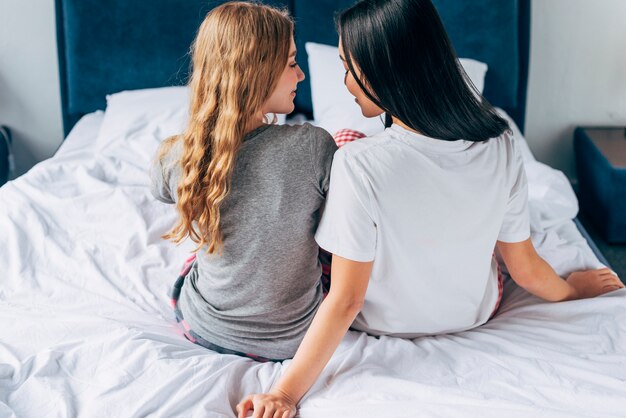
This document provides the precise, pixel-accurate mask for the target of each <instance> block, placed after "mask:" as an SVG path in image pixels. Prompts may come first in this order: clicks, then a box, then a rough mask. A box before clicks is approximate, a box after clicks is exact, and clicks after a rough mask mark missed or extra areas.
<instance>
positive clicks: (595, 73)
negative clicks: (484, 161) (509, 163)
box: [526, 0, 626, 178]
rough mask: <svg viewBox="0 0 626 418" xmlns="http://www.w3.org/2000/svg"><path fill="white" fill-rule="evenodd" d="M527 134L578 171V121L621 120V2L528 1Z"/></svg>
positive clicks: (553, 161)
mask: <svg viewBox="0 0 626 418" xmlns="http://www.w3.org/2000/svg"><path fill="white" fill-rule="evenodd" d="M531 36H532V38H531V61H530V75H529V80H528V97H527V100H528V103H527V108H526V109H527V110H526V137H527V139H528V142H529V145H530V147H531V149H532V151H533V152H534V154H535V155H536V157H537V158H538V159H539V160H540V161H543V162H545V163H547V164H549V165H551V166H553V167H555V168H558V169H560V170H563V171H565V173H566V174H567V175H568V176H569V177H570V178H573V177H575V174H576V172H575V165H574V155H573V149H572V133H573V130H574V128H575V127H576V126H578V125H602V126H604V125H606V126H616V125H622V126H626V1H625V0H533V2H532V31H531Z"/></svg>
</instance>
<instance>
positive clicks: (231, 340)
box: [152, 124, 337, 359]
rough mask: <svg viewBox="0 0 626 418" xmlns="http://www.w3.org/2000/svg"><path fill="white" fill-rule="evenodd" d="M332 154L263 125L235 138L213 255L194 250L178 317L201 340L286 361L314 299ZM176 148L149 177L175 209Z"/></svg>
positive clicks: (318, 135)
mask: <svg viewBox="0 0 626 418" xmlns="http://www.w3.org/2000/svg"><path fill="white" fill-rule="evenodd" d="M336 148H337V147H336V145H335V143H334V141H333V140H332V138H331V136H330V135H329V134H328V133H327V132H326V131H324V130H322V129H320V128H316V127H313V126H311V125H308V124H305V125H299V126H288V125H283V126H277V125H264V126H262V127H260V128H258V129H256V130H254V131H252V132H250V133H249V134H248V135H246V137H245V138H244V143H243V145H242V147H241V149H240V151H239V153H238V155H237V159H236V161H235V168H234V172H233V177H232V184H231V191H230V193H229V195H228V196H227V198H226V199H225V201H224V203H223V205H222V208H221V228H222V233H223V248H222V251H221V253H219V252H217V253H213V254H209V253H208V252H207V251H206V249H205V248H202V249H200V251H198V259H197V263H196V264H195V265H194V268H193V269H192V271H191V272H190V274H189V275H188V276H187V279H186V280H185V285H184V287H183V289H182V292H181V295H180V299H179V308H180V310H181V311H182V313H183V315H184V318H185V320H186V321H187V323H188V324H189V325H190V327H191V328H192V329H193V330H194V331H195V332H196V333H198V334H199V335H201V336H202V337H203V338H204V339H206V340H208V341H210V342H211V343H213V344H216V345H218V346H220V347H224V348H227V349H230V350H234V351H239V352H243V353H255V354H257V355H261V356H263V357H266V358H275V359H282V358H290V357H292V356H293V355H294V353H295V351H296V349H297V347H298V345H299V344H300V342H301V340H302V338H303V337H304V333H305V332H306V330H307V328H308V326H309V324H310V322H311V320H312V319H313V315H314V314H315V312H316V310H317V308H318V306H319V304H320V303H321V300H322V288H321V282H320V274H321V267H320V265H319V261H318V257H317V256H318V246H317V244H316V243H315V240H314V237H313V235H314V233H315V230H316V228H317V225H318V223H319V218H320V207H321V206H322V204H323V202H324V199H325V195H326V191H327V189H328V183H329V176H330V167H331V162H332V156H333V153H334V152H335V150H336ZM181 152H182V146H181V144H180V143H175V144H174V145H173V146H172V147H171V148H170V150H169V151H168V152H166V154H165V155H164V156H163V158H162V159H160V160H157V161H156V162H155V165H154V166H153V170H152V192H153V194H154V196H155V197H156V198H157V199H159V200H161V201H164V202H167V203H174V202H175V201H176V190H177V186H178V182H179V180H180V175H181V174H180V173H181V171H180V167H179V165H178V164H177V161H178V160H179V159H180V153H181Z"/></svg>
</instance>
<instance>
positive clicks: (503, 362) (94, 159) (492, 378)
mask: <svg viewBox="0 0 626 418" xmlns="http://www.w3.org/2000/svg"><path fill="white" fill-rule="evenodd" d="M145 107H146V106H142V107H138V108H135V109H131V111H130V113H128V114H127V115H126V118H127V120H125V121H121V122H123V123H125V124H126V125H127V126H132V127H134V131H132V132H127V134H126V135H125V136H124V135H121V136H118V137H115V138H111V139H110V143H109V144H108V146H107V149H106V150H104V151H103V152H101V153H97V154H94V152H93V148H92V149H87V150H86V151H81V150H79V149H74V151H72V152H67V153H64V154H59V155H56V156H55V157H53V158H52V159H50V160H46V161H43V162H42V163H40V164H38V165H37V166H35V167H34V168H33V169H32V170H31V171H29V172H28V173H27V174H26V175H24V176H22V177H20V178H18V179H16V180H14V181H12V182H9V183H7V184H6V185H4V186H3V187H1V188H0V235H1V237H2V244H0V324H2V325H1V326H0V416H2V417H20V418H22V417H26V418H29V417H74V416H78V417H94V418H98V417H106V418H108V417H127V418H133V417H145V416H151V417H211V418H213V417H234V416H235V414H234V412H233V408H234V406H235V404H236V403H237V402H238V400H239V399H241V397H242V396H244V395H245V394H248V393H250V392H260V391H265V390H268V389H269V388H270V387H271V385H272V384H273V383H274V382H275V381H276V379H277V378H278V377H279V376H280V375H281V374H282V373H283V372H284V371H285V369H286V368H287V367H289V364H290V362H285V363H284V364H259V363H255V362H253V361H251V360H248V359H243V358H238V357H234V356H222V355H218V354H215V353H212V352H210V351H208V350H206V349H204V348H202V347H199V346H196V345H194V344H192V343H190V342H189V341H187V340H185V339H184V338H183V337H182V335H181V333H180V332H179V331H178V329H177V327H176V326H175V322H174V318H173V315H172V313H171V309H170V306H169V302H168V297H167V296H166V294H167V292H168V290H169V287H170V286H171V284H172V282H173V279H174V278H175V276H176V275H177V273H178V271H179V268H180V265H181V263H182V260H183V259H184V258H185V257H186V255H187V254H188V252H189V250H190V249H191V248H192V246H191V245H188V243H184V244H183V245H181V246H180V247H176V246H174V245H172V244H170V243H168V242H165V241H163V240H162V239H160V235H161V234H162V233H163V232H165V231H166V230H167V229H168V228H169V227H170V226H171V225H172V222H173V221H174V219H175V212H174V208H172V207H170V206H167V205H163V204H160V203H158V202H156V201H155V200H154V199H153V198H151V196H150V194H149V191H148V176H147V170H148V165H149V161H150V158H151V156H152V153H153V152H154V150H155V149H156V146H157V144H158V142H159V140H161V137H160V136H159V135H158V130H157V131H155V128H158V127H159V126H162V125H167V124H171V123H173V122H172V120H171V118H172V117H174V116H171V115H170V116H169V118H170V119H169V120H168V116H167V115H166V114H165V113H163V114H161V115H160V118H161V119H159V120H152V121H148V120H147V119H145V117H146V115H145V114H142V111H143V109H144V108H145ZM141 118H144V119H143V122H140V120H141ZM103 128H104V127H103ZM155 132H157V133H156V134H155ZM161 132H163V133H166V132H165V130H162V131H161ZM96 134H97V132H95V131H94V132H90V133H88V132H84V131H83V132H82V133H81V135H84V136H81V137H77V136H76V132H75V131H73V132H72V134H70V136H69V137H68V139H67V140H66V143H65V144H64V147H65V146H70V145H71V144H73V143H83V144H88V143H89V142H90V141H91V140H93V139H94V138H95V137H96V136H97V135H96ZM533 169H534V168H532V167H530V168H528V170H533ZM548 174H549V173H548ZM530 179H533V176H532V174H531V173H529V188H530V189H532V188H533V187H534V184H532V180H530ZM558 185H559V183H558V182H553V183H550V186H549V187H548V188H547V190H546V193H545V194H544V198H543V199H544V200H546V201H550V200H551V199H552V198H553V197H554V193H557V191H556V190H554V188H555V187H558ZM530 199H531V201H530V203H531V208H532V204H533V200H532V199H533V196H532V193H531V197H530ZM537 205H540V202H537ZM531 210H532V209H531ZM562 216H563V214H562V213H560V214H558V215H555V217H554V219H553V221H554V222H556V220H557V218H558V219H561V218H562ZM554 222H553V223H554ZM546 225H547V224H546ZM535 239H536V240H537V245H538V249H539V252H540V254H541V255H542V256H544V257H546V258H547V259H548V261H549V262H550V263H552V264H553V265H555V266H556V267H557V271H558V272H559V274H567V273H568V272H570V271H571V270H574V269H580V268H591V267H597V266H599V263H598V261H597V259H596V258H595V257H594V255H593V253H592V252H591V250H590V248H589V247H588V245H587V244H586V243H585V241H584V239H583V238H582V237H581V235H580V233H579V232H578V231H577V229H576V228H575V226H574V225H573V223H572V222H571V221H570V220H567V219H563V220H561V222H560V223H559V225H558V227H556V226H549V227H547V229H545V230H543V231H542V232H540V233H533V240H535ZM625 302H626V290H621V291H618V292H614V293H611V294H609V295H606V296H604V297H601V298H597V299H593V300H582V301H572V302H564V303H556V304H553V303H545V302H542V301H539V300H537V299H536V298H533V297H531V296H529V295H528V294H527V293H526V292H524V291H523V290H521V289H519V288H517V287H515V286H514V284H512V283H508V285H507V287H506V288H505V299H504V302H503V306H502V308H501V311H500V313H499V314H498V315H497V317H496V318H495V319H493V320H491V321H490V322H489V323H487V324H486V325H484V326H482V327H479V328H477V329H474V330H471V331H466V332H460V333H457V334H451V335H445V336H437V337H424V338H418V339H415V340H404V339H398V338H389V337H381V338H380V339H376V338H374V337H370V336H367V335H365V334H363V333H360V332H355V331H351V332H348V334H347V335H346V336H345V338H344V339H343V341H342V342H341V344H340V346H339V348H338V350H337V352H336V353H335V355H334V356H333V358H332V360H331V361H330V363H329V364H328V366H327V367H326V369H325V370H324V372H323V373H322V376H321V377H320V379H319V380H318V381H317V383H316V384H315V385H314V387H313V388H312V389H311V391H310V392H309V394H308V395H307V396H306V397H305V398H304V399H303V401H302V403H301V409H300V417H302V418H318V417H319V418H322V417H323V418H328V417H346V418H350V417H360V418H362V417H415V416H425V417H426V416H428V417H437V416H445V417H472V416H475V417H498V418H500V417H503V416H506V417H528V416H541V417H571V416H588V417H600V416H621V415H623V413H624V411H625V410H626V386H625V385H624V381H626V366H625V365H626V303H625Z"/></svg>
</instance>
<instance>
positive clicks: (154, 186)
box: [150, 158, 174, 203]
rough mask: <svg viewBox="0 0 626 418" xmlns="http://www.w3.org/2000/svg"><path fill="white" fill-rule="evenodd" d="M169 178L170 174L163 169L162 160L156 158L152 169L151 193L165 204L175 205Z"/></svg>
mask: <svg viewBox="0 0 626 418" xmlns="http://www.w3.org/2000/svg"><path fill="white" fill-rule="evenodd" d="M168 178H169V175H168V173H166V172H165V170H164V169H163V161H162V158H155V159H154V161H153V162H152V166H151V167H150V192H151V193H152V196H154V197H155V198H156V199H157V200H160V201H161V202H163V203H174V199H173V198H172V193H171V191H170V186H169V181H168Z"/></svg>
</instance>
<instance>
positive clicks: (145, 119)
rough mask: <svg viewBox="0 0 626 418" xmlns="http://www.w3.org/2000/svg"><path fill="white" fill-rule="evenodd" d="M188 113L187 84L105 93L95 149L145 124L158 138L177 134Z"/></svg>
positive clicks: (126, 135) (128, 136)
mask: <svg viewBox="0 0 626 418" xmlns="http://www.w3.org/2000/svg"><path fill="white" fill-rule="evenodd" d="M188 115H189V88H188V87H186V86H177V87H159V88H153V89H141V90H127V91H122V92H119V93H115V94H110V95H107V106H106V111H105V113H104V119H103V121H102V127H101V128H100V132H99V134H98V138H97V139H96V150H102V149H104V148H106V147H107V145H108V144H110V143H111V142H113V141H114V140H115V139H121V137H126V138H132V133H133V132H135V131H138V130H140V128H141V129H143V128H145V127H149V128H151V130H152V132H153V133H154V135H155V138H156V139H159V140H163V139H165V138H167V137H169V136H171V135H176V134H179V133H181V132H182V131H183V129H185V124H186V123H187V120H188ZM276 116H277V119H278V122H277V123H278V124H283V123H285V118H286V115H278V114H277V115H276ZM269 120H272V115H269ZM150 125H153V126H150Z"/></svg>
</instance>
